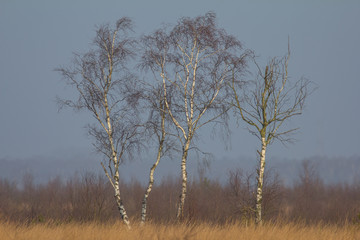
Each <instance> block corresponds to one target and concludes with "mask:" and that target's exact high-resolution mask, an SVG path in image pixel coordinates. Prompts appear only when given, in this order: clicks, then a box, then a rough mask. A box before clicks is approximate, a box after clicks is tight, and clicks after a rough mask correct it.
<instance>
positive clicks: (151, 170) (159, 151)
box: [141, 136, 164, 225]
mask: <svg viewBox="0 0 360 240" xmlns="http://www.w3.org/2000/svg"><path fill="white" fill-rule="evenodd" d="M163 137H164V136H163ZM163 143H164V139H162V141H161V142H160V145H159V149H158V155H157V158H156V162H155V163H154V164H153V166H152V167H151V169H150V176H149V185H148V187H147V189H146V191H145V194H144V199H143V202H142V209H141V225H144V223H145V220H146V208H147V199H148V197H149V194H150V192H151V190H152V186H153V184H154V171H155V169H156V167H157V165H158V164H159V162H160V159H161V152H162V149H163Z"/></svg>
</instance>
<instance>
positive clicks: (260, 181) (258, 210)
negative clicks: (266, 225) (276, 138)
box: [255, 137, 267, 225]
mask: <svg viewBox="0 0 360 240" xmlns="http://www.w3.org/2000/svg"><path fill="white" fill-rule="evenodd" d="M266 146H267V143H266V141H265V137H262V138H261V152H260V164H259V168H258V170H257V174H258V176H257V189H256V207H255V223H256V224H257V225H262V200H263V185H264V171H265V154H266Z"/></svg>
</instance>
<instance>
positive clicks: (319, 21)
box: [0, 0, 360, 182]
mask: <svg viewBox="0 0 360 240" xmlns="http://www.w3.org/2000/svg"><path fill="white" fill-rule="evenodd" d="M208 11H214V12H215V13H216V14H217V18H218V24H219V26H220V27H223V28H225V29H226V30H227V31H228V32H229V33H231V34H233V35H236V36H237V37H238V38H239V39H240V40H241V41H242V42H243V43H244V45H245V47H247V48H250V49H253V50H254V51H256V53H257V54H258V55H259V56H260V59H261V60H260V61H262V62H265V61H266V60H268V59H269V58H270V57H273V56H282V55H284V54H285V53H286V51H287V41H288V36H289V37H290V45H291V59H290V66H289V72H290V75H291V77H292V78H293V79H298V78H300V77H306V78H308V79H310V80H311V81H312V82H313V83H314V84H315V85H316V86H317V87H318V89H317V91H316V92H315V93H314V94H313V95H311V96H310V97H309V98H308V101H307V104H306V109H305V111H304V114H303V115H302V116H300V117H298V118H295V119H293V120H292V122H291V124H290V125H291V126H295V127H300V128H301V129H300V131H299V132H298V133H297V135H296V136H295V137H296V139H297V140H298V141H297V142H296V144H294V145H288V146H287V147H284V146H283V145H282V144H280V143H275V144H273V145H271V146H270V148H269V149H268V158H267V159H268V162H269V165H267V166H270V167H273V168H275V169H277V171H278V172H280V173H282V174H281V176H282V177H283V179H284V180H285V181H292V180H293V179H294V178H296V172H297V170H298V168H299V166H300V161H301V160H303V159H312V160H314V161H316V162H317V163H316V164H317V166H318V169H319V170H320V171H321V175H322V176H323V177H324V178H326V180H327V181H329V182H343V181H347V182H351V181H355V180H356V179H358V178H357V176H359V175H360V167H359V166H360V138H359V135H360V124H359V119H360V111H359V109H360V108H359V103H360V94H359V91H360V79H359V73H358V71H359V67H360V60H359V56H360V47H359V43H360V28H359V23H360V1H356V0H354V1H350V0H345V1H340V0H339V1H332V0H314V1H285V0H282V1H280V0H278V1H271V2H270V1H235V0H234V1H226V0H225V1H188V0H185V1H184V0H182V1H119V0H116V1H93V0H87V1H85V0H71V1H68V0H63V1H50V0H43V1H39V0H33V1H25V0H23V1H20V0H0V177H6V178H9V179H17V178H19V176H20V175H22V174H23V173H26V172H28V173H32V174H33V175H34V176H35V178H36V179H37V180H38V181H46V180H48V179H49V178H51V177H53V176H54V175H60V176H68V175H69V174H73V173H74V172H76V171H77V172H83V171H87V170H91V171H95V172H100V171H101V168H100V165H99V163H98V161H99V159H101V156H99V155H96V154H95V153H94V152H93V149H92V147H91V139H89V138H88V136H87V135H86V130H85V129H84V126H85V124H86V123H88V122H89V118H90V117H89V115H87V114H86V113H81V114H77V113H73V112H72V111H70V110H65V111H61V112H60V113H58V108H57V105H56V103H55V97H56V96H57V95H58V96H62V97H71V96H72V94H74V91H72V90H71V89H70V88H66V87H65V85H64V84H63V82H62V81H61V76H60V75H59V74H58V73H57V72H54V71H53V69H54V68H56V67H59V66H60V65H67V64H69V63H70V61H71V59H72V53H73V52H84V51H87V50H88V49H89V44H90V43H91V41H92V39H93V37H94V36H95V29H96V28H95V25H99V24H102V23H108V22H109V23H114V22H115V21H116V20H117V19H118V18H120V17H123V16H128V17H130V18H132V20H134V22H135V24H136V27H135V31H136V33H137V34H138V35H141V34H146V33H150V32H152V31H153V30H154V29H156V28H158V27H160V26H161V24H163V23H171V24H175V23H176V21H177V20H178V18H179V17H182V16H189V17H194V16H198V15H203V14H205V13H206V12H208ZM231 127H232V135H231V143H230V145H229V146H228V147H227V148H226V147H225V145H224V144H222V140H220V141H219V140H218V139H214V138H211V134H210V133H209V132H210V131H209V129H205V130H204V131H202V132H201V136H202V138H201V141H200V142H199V146H200V148H201V149H202V150H204V151H207V152H210V153H212V154H213V156H214V158H213V160H212V161H210V162H211V164H210V166H211V169H210V171H209V172H208V174H210V173H211V174H214V176H215V178H219V179H225V178H226V174H227V171H228V169H234V168H237V167H242V168H245V169H252V168H253V166H254V164H255V163H256V162H255V159H256V149H257V147H259V143H258V141H257V138H255V137H253V136H252V135H251V134H249V133H248V132H247V130H246V126H245V125H243V124H240V125H239V126H237V124H236V123H235V121H233V122H232V124H231ZM154 157H155V155H154V154H152V153H149V155H148V157H147V158H146V157H145V158H144V159H143V160H142V161H138V162H135V163H133V164H127V165H126V166H124V168H123V170H122V172H123V175H122V176H123V178H124V179H127V180H129V179H132V178H138V179H140V180H142V181H143V180H144V178H142V177H141V176H142V175H144V174H145V173H147V172H148V167H149V166H150V165H151V164H152V163H151V162H152V160H153V159H154ZM164 161H165V162H164V163H163V165H161V166H160V168H159V170H160V172H161V174H160V176H166V175H168V174H175V175H177V174H178V172H179V171H180V166H179V163H178V160H177V159H174V160H168V159H164ZM189 164H190V165H191V166H193V169H194V170H193V172H192V173H191V174H190V176H194V174H195V173H196V167H197V165H198V164H199V162H198V161H197V160H196V158H195V156H192V159H190V160H189ZM200 164H201V163H200Z"/></svg>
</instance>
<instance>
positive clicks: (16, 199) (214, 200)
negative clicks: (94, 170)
mask: <svg viewBox="0 0 360 240" xmlns="http://www.w3.org/2000/svg"><path fill="white" fill-rule="evenodd" d="M255 176H256V174H246V173H243V172H242V171H240V170H238V171H233V172H230V173H229V180H228V182H227V183H224V184H221V183H219V182H216V181H213V180H209V179H206V178H205V177H203V178H201V179H200V180H198V181H192V182H191V183H190V184H189V189H188V190H189V191H188V194H189V195H188V197H189V199H188V200H189V201H188V202H187V203H186V205H185V208H184V210H185V212H184V213H185V217H186V220H187V222H189V223H209V224H226V223H229V222H242V223H244V224H245V225H246V224H248V223H251V222H252V221H253V220H254V209H255V200H254V194H255V191H256V179H255ZM180 181H181V180H180V179H175V178H171V177H169V178H168V179H165V180H163V181H162V182H161V183H159V184H157V185H155V186H154V189H153V193H152V195H151V196H150V197H149V202H148V204H149V206H148V216H149V220H150V221H151V222H153V223H163V224H164V223H175V222H176V216H175V213H176V204H177V202H178V190H179V182H180ZM121 187H122V188H123V192H124V196H126V197H125V198H124V203H125V204H126V206H127V208H128V213H129V216H132V218H133V220H134V221H139V220H140V217H141V202H142V198H143V189H144V186H142V185H141V184H140V183H138V182H135V181H133V182H131V183H127V184H125V183H122V186H121ZM112 191H113V189H112V186H111V185H110V184H109V183H108V182H107V179H106V178H105V177H104V176H101V175H99V176H98V175H95V174H91V173H87V174H84V175H81V176H78V175H76V176H73V177H72V178H71V179H69V180H67V181H66V182H63V181H61V179H59V178H55V179H53V180H51V181H49V182H48V183H47V184H43V185H35V184H33V181H32V177H31V176H29V175H27V176H25V177H24V179H23V184H22V187H21V188H20V187H17V185H16V184H15V183H11V182H9V181H7V180H0V220H2V221H10V222H20V223H22V224H32V223H37V222H48V221H52V222H57V223H58V222H61V223H70V222H80V223H84V222H94V221H95V222H99V223H100V222H101V223H110V222H114V221H115V220H117V219H118V212H117V208H116V204H115V203H114V201H113V196H112ZM359 199H360V184H359V183H357V184H355V183H354V184H352V185H346V184H339V185H325V184H323V182H322V181H321V179H320V178H319V177H317V175H316V172H315V171H314V169H312V168H311V165H309V164H308V163H304V166H303V169H302V171H301V173H300V177H299V181H298V182H296V183H295V184H294V186H292V187H286V186H284V185H282V184H281V182H280V180H279V178H278V177H277V176H276V175H275V174H273V173H271V172H267V173H266V174H265V185H264V220H265V222H277V221H282V222H299V221H300V222H302V223H304V224H308V225H310V224H317V223H331V224H345V223H355V224H360V215H359V214H360V204H359Z"/></svg>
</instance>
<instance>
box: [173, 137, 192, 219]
mask: <svg viewBox="0 0 360 240" xmlns="http://www.w3.org/2000/svg"><path fill="white" fill-rule="evenodd" d="M190 141H191V139H190V138H188V139H187V140H186V143H185V146H184V149H183V155H182V160H181V176H182V187H181V195H180V201H179V207H178V211H177V215H176V217H177V219H178V220H180V221H181V220H183V219H184V205H185V198H186V191H187V171H186V160H187V156H188V151H189V146H190Z"/></svg>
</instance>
